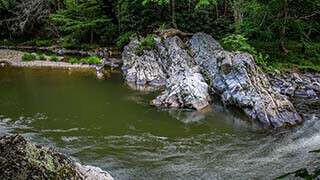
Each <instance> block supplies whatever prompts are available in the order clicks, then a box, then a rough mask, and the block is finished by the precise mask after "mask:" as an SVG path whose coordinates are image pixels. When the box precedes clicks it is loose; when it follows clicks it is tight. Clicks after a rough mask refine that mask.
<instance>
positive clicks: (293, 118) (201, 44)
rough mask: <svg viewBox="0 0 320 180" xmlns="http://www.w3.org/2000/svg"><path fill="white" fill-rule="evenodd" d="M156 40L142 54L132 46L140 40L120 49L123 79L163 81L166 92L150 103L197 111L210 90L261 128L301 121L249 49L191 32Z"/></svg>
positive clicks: (136, 45)
mask: <svg viewBox="0 0 320 180" xmlns="http://www.w3.org/2000/svg"><path fill="white" fill-rule="evenodd" d="M156 42H157V44H156V48H155V49H153V50H145V51H144V52H143V54H142V55H138V54H137V53H136V50H135V49H137V48H138V47H139V41H138V40H134V41H132V42H131V43H130V44H129V45H128V46H127V47H126V48H125V51H124V52H123V61H124V72H125V77H126V80H127V81H130V82H135V83H136V84H143V85H145V84H155V83H152V82H153V81H156V82H159V80H161V82H162V81H165V80H166V86H165V91H164V92H162V93H161V95H160V96H158V97H157V98H156V99H155V100H153V101H152V102H151V104H152V105H156V106H164V107H175V108H194V109H197V110H201V109H203V108H204V107H206V106H207V105H208V104H209V102H210V97H209V91H210V92H212V93H214V94H217V95H219V96H220V97H221V100H222V101H223V102H224V103H225V104H226V105H233V106H237V107H239V108H241V109H242V110H243V111H244V112H245V113H246V114H247V115H248V116H249V117H250V118H251V119H253V120H256V122H259V123H260V124H261V125H262V126H264V127H281V126H287V125H288V126H291V125H295V124H297V123H300V122H302V118H301V117H300V115H299V114H298V113H297V111H296V110H295V108H294V106H293V105H292V103H291V102H290V101H289V100H288V99H287V97H286V96H284V95H281V94H280V93H279V92H278V91H276V90H274V89H273V88H272V86H271V85H270V83H269V80H268V78H267V76H266V75H265V74H264V73H263V72H261V71H260V69H259V68H258V67H257V65H256V64H255V61H254V58H253V57H252V56H251V55H250V54H247V53H240V52H228V51H225V50H224V49H223V48H222V47H221V46H220V44H219V43H218V42H217V41H216V40H214V39H213V38H212V37H211V36H209V35H207V34H204V33H197V34H195V35H193V37H192V38H191V39H189V41H187V43H185V42H183V41H182V40H181V39H180V38H179V37H178V36H174V37H167V38H162V39H161V38H160V37H157V38H156ZM156 84H157V85H160V84H159V83H156Z"/></svg>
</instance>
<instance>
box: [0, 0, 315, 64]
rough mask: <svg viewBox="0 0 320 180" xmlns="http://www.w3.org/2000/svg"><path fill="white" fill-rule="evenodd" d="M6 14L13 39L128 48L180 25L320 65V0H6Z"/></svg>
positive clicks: (1, 22) (1, 6) (1, 1)
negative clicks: (139, 38) (135, 37)
mask: <svg viewBox="0 0 320 180" xmlns="http://www.w3.org/2000/svg"><path fill="white" fill-rule="evenodd" d="M0 16H1V18H0V28H1V32H0V33H1V34H0V37H1V39H6V41H9V42H10V41H30V40H33V41H32V42H36V44H37V45H49V44H51V43H53V42H54V43H56V44H59V45H61V46H63V47H66V48H82V47H83V48H84V47H87V46H89V45H91V46H92V45H94V44H95V45H100V46H113V45H118V46H119V48H121V46H123V44H125V43H126V42H127V40H128V37H130V36H131V35H132V34H134V33H135V34H140V35H146V34H149V33H152V32H154V31H155V30H157V29H160V28H163V29H164V28H178V29H180V30H182V31H186V32H199V31H202V32H206V33H209V34H211V35H213V36H214V37H215V38H216V39H219V40H220V39H223V38H225V37H229V39H227V40H228V42H229V43H230V42H231V43H232V42H234V43H238V41H246V40H247V39H248V42H249V44H250V45H252V46H254V47H255V49H257V50H258V51H260V52H262V53H263V54H265V55H269V56H271V57H272V58H271V59H272V60H270V61H277V62H281V63H287V62H290V63H296V64H299V65H300V66H306V67H312V66H317V65H318V64H320V63H319V61H320V52H319V51H320V43H319V40H320V0H0ZM230 37H231V38H230Z"/></svg>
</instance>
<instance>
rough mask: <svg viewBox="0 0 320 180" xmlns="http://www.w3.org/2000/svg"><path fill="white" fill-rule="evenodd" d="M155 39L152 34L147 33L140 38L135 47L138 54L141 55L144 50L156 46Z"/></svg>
mask: <svg viewBox="0 0 320 180" xmlns="http://www.w3.org/2000/svg"><path fill="white" fill-rule="evenodd" d="M156 43H157V42H156V40H155V37H154V35H153V34H149V35H148V36H146V37H145V38H143V39H142V40H141V44H140V46H139V47H138V48H137V49H136V51H137V54H138V55H142V54H143V51H144V50H153V49H155V48H156Z"/></svg>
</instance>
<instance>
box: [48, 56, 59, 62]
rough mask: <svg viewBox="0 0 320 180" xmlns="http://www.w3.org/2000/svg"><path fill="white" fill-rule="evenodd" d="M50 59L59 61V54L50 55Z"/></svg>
mask: <svg viewBox="0 0 320 180" xmlns="http://www.w3.org/2000/svg"><path fill="white" fill-rule="evenodd" d="M49 59H50V61H54V62H57V61H59V58H58V56H56V55H52V56H50V58H49Z"/></svg>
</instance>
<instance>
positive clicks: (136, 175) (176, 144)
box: [0, 68, 320, 179]
mask: <svg viewBox="0 0 320 180" xmlns="http://www.w3.org/2000/svg"><path fill="white" fill-rule="evenodd" d="M155 96H156V93H146V92H138V91H134V90H130V88H129V87H128V86H126V85H125V84H124V83H123V81H122V78H121V75H120V74H119V73H112V74H110V77H108V78H107V79H106V80H97V79H96V77H95V75H94V74H93V73H83V72H77V71H63V70H50V69H46V70H43V69H42V70H40V69H37V70H31V69H12V68H0V135H4V134H12V133H20V134H22V135H24V136H25V137H27V138H28V139H30V140H32V141H34V142H37V143H42V144H44V145H47V146H52V147H55V148H57V149H58V150H59V151H60V152H63V153H65V154H67V155H70V156H71V157H72V158H74V159H75V160H77V161H81V162H82V163H84V164H90V165H95V166H99V167H101V168H102V169H104V170H107V171H109V172H110V173H111V174H112V176H113V177H114V178H115V179H229V178H233V179H248V178H257V179H269V178H274V177H277V176H278V175H281V174H283V173H286V172H291V171H294V170H296V169H299V168H302V167H305V166H309V165H310V164H311V165H312V164H313V163H315V162H317V161H318V160H319V156H317V154H313V153H309V151H311V150H315V149H320V132H319V129H320V121H317V119H315V118H314V119H312V120H309V121H307V122H306V123H305V124H304V125H302V126H300V127H297V128H295V129H291V130H286V131H281V132H259V131H257V130H255V129H256V128H255V125H253V124H250V123H249V122H248V121H247V119H246V118H245V117H243V116H242V115H241V114H239V113H237V112H234V111H232V110H228V109H225V108H224V107H223V106H221V105H219V104H218V103H215V105H213V109H214V110H213V111H212V112H207V113H198V112H194V111H186V110H184V111H183V110H180V111H177V110H164V109H156V108H153V107H150V106H149V104H148V103H149V101H150V100H151V99H152V98H154V97H155Z"/></svg>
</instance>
